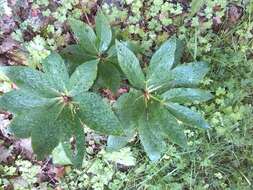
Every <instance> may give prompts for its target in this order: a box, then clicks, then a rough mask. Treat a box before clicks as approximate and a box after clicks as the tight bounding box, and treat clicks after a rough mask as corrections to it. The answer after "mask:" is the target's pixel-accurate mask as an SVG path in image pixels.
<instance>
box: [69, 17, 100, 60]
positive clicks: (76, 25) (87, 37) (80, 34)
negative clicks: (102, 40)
mask: <svg viewBox="0 0 253 190" xmlns="http://www.w3.org/2000/svg"><path fill="white" fill-rule="evenodd" d="M69 24H70V27H71V30H72V31H73V32H74V35H75V37H76V38H77V41H78V42H80V45H81V46H82V48H84V49H85V50H86V51H87V52H89V53H91V54H93V55H95V54H97V53H98V49H97V48H96V38H97V37H96V34H95V33H94V31H93V29H92V28H91V27H90V26H89V25H88V24H86V23H84V22H82V21H80V20H76V19H70V20H69Z"/></svg>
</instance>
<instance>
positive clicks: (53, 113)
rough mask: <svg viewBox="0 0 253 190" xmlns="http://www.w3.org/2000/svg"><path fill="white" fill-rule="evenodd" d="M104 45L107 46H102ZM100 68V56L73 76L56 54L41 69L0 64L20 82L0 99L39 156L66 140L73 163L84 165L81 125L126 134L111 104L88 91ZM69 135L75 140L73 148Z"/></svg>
mask: <svg viewBox="0 0 253 190" xmlns="http://www.w3.org/2000/svg"><path fill="white" fill-rule="evenodd" d="M104 43H105V44H107V42H104ZM100 48H101V49H104V48H105V46H104V45H102V44H101V46H100ZM97 67H98V60H92V61H89V62H86V63H84V64H82V65H80V66H78V67H77V68H76V69H75V71H74V72H73V74H72V75H71V76H69V74H68V72H67V68H66V66H65V63H64V60H63V59H62V58H61V57H60V56H59V55H58V54H56V53H53V54H51V55H50V56H49V57H47V58H46V59H45V60H44V62H43V63H42V70H41V71H39V70H36V69H32V68H29V67H24V66H8V67H1V68H0V71H1V72H2V73H4V74H5V75H6V76H7V77H8V78H9V79H10V80H11V81H12V82H14V83H15V84H16V85H17V86H18V89H17V90H12V91H10V92H8V93H5V94H4V95H3V96H2V97H1V98H0V109H3V110H7V111H10V112H12V113H13V114H14V119H13V120H12V121H11V124H10V129H11V131H12V132H13V133H14V134H15V135H16V136H17V137H20V138H28V137H31V139H32V148H33V150H34V152H35V153H36V154H37V156H38V159H42V158H44V156H46V155H48V154H50V153H51V152H52V150H53V149H54V148H55V147H56V146H57V145H58V144H59V143H62V144H63V145H64V147H65V151H66V153H67V154H68V156H69V158H70V159H71V161H72V163H73V164H74V165H76V166H81V164H82V160H83V156H84V153H85V147H84V137H85V136H84V131H83V125H86V126H88V127H90V128H91V129H94V130H95V131H98V132H101V133H103V134H112V135H120V134H122V132H123V131H122V128H121V124H120V122H119V120H118V119H117V117H116V116H115V115H114V113H113V112H112V110H111V109H110V106H109V105H108V104H107V103H106V102H105V101H104V100H103V99H102V98H101V97H100V96H99V95H97V94H96V93H93V92H89V91H88V90H89V89H90V88H91V86H92V85H93V83H94V81H95V79H96V77H97ZM70 139H72V140H73V139H75V141H74V142H75V143H74V148H73V147H72V146H71V145H72V144H73V142H70ZM71 147H72V148H71Z"/></svg>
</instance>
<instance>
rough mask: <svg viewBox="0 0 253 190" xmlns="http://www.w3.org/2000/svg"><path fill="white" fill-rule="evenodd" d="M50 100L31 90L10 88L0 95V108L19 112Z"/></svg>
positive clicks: (42, 104) (43, 104)
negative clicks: (10, 89)
mask: <svg viewBox="0 0 253 190" xmlns="http://www.w3.org/2000/svg"><path fill="white" fill-rule="evenodd" d="M52 101H53V100H52V99H49V98H43V97H40V96H39V95H38V94H36V93H33V91H28V90H22V89H19V90H12V91H10V92H7V93H5V94H4V95H3V96H1V97H0V109H2V110H8V111H10V112H12V113H20V112H23V111H27V110H29V109H36V108H38V107H41V106H45V105H48V104H50V102H52Z"/></svg>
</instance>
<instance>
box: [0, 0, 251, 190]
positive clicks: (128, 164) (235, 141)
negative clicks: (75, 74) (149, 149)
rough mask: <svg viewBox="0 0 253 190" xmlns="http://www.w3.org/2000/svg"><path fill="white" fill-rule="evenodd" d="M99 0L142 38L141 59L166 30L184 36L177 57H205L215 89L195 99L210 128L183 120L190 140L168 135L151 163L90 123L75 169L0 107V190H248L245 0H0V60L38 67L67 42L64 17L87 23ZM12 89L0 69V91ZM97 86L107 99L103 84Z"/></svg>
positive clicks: (123, 31) (120, 29)
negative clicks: (182, 145)
mask: <svg viewBox="0 0 253 190" xmlns="http://www.w3.org/2000/svg"><path fill="white" fill-rule="evenodd" d="M99 7H100V8H101V9H102V10H103V12H104V13H105V14H106V15H107V17H108V19H109V21H110V23H111V25H112V26H113V27H114V30H115V32H116V33H120V36H121V38H122V39H123V40H131V41H134V42H135V43H137V44H138V45H139V46H140V47H141V49H142V51H141V52H140V53H139V57H140V58H141V60H142V62H143V63H146V62H147V60H149V59H150V55H151V54H152V53H153V52H154V51H155V50H156V49H157V47H159V46H160V44H161V43H162V42H164V41H166V40H167V39H168V38H169V37H170V36H172V35H176V36H177V37H178V38H179V39H181V40H182V41H184V42H185V51H184V56H183V60H182V62H191V61H195V60H204V61H206V62H208V63H210V66H211V72H209V74H208V75H207V77H206V78H205V79H204V80H203V81H202V84H201V85H202V87H203V88H205V89H208V90H210V91H211V92H212V93H213V94H214V95H215V98H214V99H213V100H211V101H209V102H208V103H204V104H201V105H199V107H200V108H202V110H204V111H205V118H206V119H207V121H208V122H209V123H210V125H211V126H212V127H211V129H209V130H207V131H203V130H198V129H195V128H190V127H186V128H185V134H186V135H187V139H188V145H189V147H190V148H189V149H188V150H187V151H185V150H181V149H179V148H178V147H176V146H174V145H173V144H171V143H170V142H168V151H167V152H166V154H165V155H164V156H163V158H162V159H161V160H159V161H158V162H156V163H152V162H150V161H149V159H148V158H147V157H146V156H145V153H144V151H143V149H142V147H141V145H140V144H139V142H138V140H136V141H135V142H132V143H130V145H129V146H127V147H125V148H123V149H121V150H120V151H117V152H113V153H108V152H107V151H106V150H105V146H106V141H107V137H106V136H101V135H97V134H95V133H93V132H92V131H89V130H88V131H87V132H86V144H87V146H86V147H88V148H87V149H86V150H87V155H86V158H85V160H84V163H83V168H82V169H73V168H72V167H71V166H66V165H64V159H63V158H64V155H61V152H57V151H55V152H54V153H53V154H52V156H49V157H48V158H47V159H45V160H43V161H38V160H37V159H36V157H35V155H34V154H33V151H32V148H31V142H30V139H16V138H15V137H14V136H13V135H12V134H11V133H10V131H9V129H8V126H9V123H10V122H11V119H12V114H11V113H8V112H4V111H0V190H1V189H3V190H12V189H15V190H27V189H56V190H61V189H62V190H65V189H66V190H68V189H70V190H77V189H94V190H103V189H112V190H116V189H132V190H135V189H138V190H142V189H148V190H164V189H173V190H177V189H178V190H179V189H189V190H192V189H194V190H203V189H217V190H219V189H224V190H226V189H227V190H232V189H235V190H251V189H253V184H252V183H253V172H252V170H253V138H252V136H253V117H252V114H253V108H252V103H253V102H252V100H253V96H252V95H253V56H252V55H253V51H252V50H253V20H252V16H253V14H252V13H253V3H252V1H251V0H242V1H239V0H235V1H232V0H205V1H204V0H199V1H196V0H195V1H194V0H193V1H187V0H171V1H167V0H166V1H165V0H164V1H163V0H145V1H144V0H105V1H100V0H90V1H88V0H0V65H1V66H2V65H10V66H11V65H27V66H29V67H36V66H37V64H39V63H40V62H41V60H43V59H44V58H45V57H47V56H48V55H49V54H50V52H52V51H58V50H61V49H62V48H64V47H65V46H66V45H68V44H73V43H74V38H73V34H72V33H71V31H70V28H69V26H68V24H67V20H68V19H69V18H70V17H74V18H78V19H79V18H80V19H81V20H83V21H84V22H86V23H88V24H90V25H94V16H95V15H96V12H97V10H98V8H99ZM15 88H16V86H15V85H14V84H12V83H11V82H10V81H8V80H7V79H6V78H5V77H3V76H0V94H3V93H5V92H8V91H10V90H12V89H15ZM121 91H124V89H121ZM101 93H102V95H103V96H105V97H107V98H109V99H113V94H112V93H111V92H110V91H108V90H107V89H102V90H101ZM52 160H54V163H53V161H52Z"/></svg>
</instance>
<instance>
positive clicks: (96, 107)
mask: <svg viewBox="0 0 253 190" xmlns="http://www.w3.org/2000/svg"><path fill="white" fill-rule="evenodd" d="M73 99H74V101H75V102H76V103H77V104H78V105H79V110H78V114H79V117H80V119H81V120H82V121H83V123H84V124H85V125H87V126H88V127H89V128H91V129H94V130H96V131H99V132H101V133H105V134H109V135H122V133H123V129H122V127H121V124H120V122H119V120H118V119H117V117H116V116H115V115H114V113H113V112H112V110H111V109H110V106H109V105H108V104H107V103H106V102H104V101H103V99H102V98H101V97H100V96H98V95H96V94H95V93H91V92H86V93H82V94H80V95H78V96H76V97H74V98H73Z"/></svg>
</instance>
